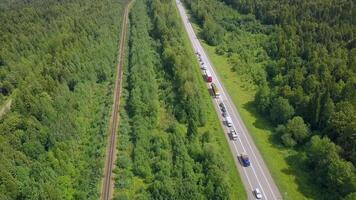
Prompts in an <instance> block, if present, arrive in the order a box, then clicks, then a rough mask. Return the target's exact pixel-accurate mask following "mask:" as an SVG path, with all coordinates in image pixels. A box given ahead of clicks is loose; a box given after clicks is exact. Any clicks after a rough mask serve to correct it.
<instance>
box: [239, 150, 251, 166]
mask: <svg viewBox="0 0 356 200" xmlns="http://www.w3.org/2000/svg"><path fill="white" fill-rule="evenodd" d="M240 159H241V161H242V165H243V166H244V167H248V166H250V164H251V163H250V159H249V158H248V155H247V154H246V153H241V154H240Z"/></svg>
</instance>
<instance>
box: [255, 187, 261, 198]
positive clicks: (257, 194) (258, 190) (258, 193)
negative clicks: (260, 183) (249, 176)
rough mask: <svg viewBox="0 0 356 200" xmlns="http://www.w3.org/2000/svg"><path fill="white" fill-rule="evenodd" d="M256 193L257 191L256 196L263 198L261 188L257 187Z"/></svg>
mask: <svg viewBox="0 0 356 200" xmlns="http://www.w3.org/2000/svg"><path fill="white" fill-rule="evenodd" d="M254 193H255V196H256V198H257V199H262V193H261V191H260V189H258V188H256V189H255V191H254Z"/></svg>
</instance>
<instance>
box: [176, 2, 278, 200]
mask: <svg viewBox="0 0 356 200" xmlns="http://www.w3.org/2000/svg"><path fill="white" fill-rule="evenodd" d="M176 3H177V6H178V10H179V13H180V16H181V18H182V21H183V24H184V27H185V30H186V31H187V33H188V35H189V39H190V41H191V43H192V46H193V48H194V50H195V51H196V52H199V53H200V55H201V59H202V61H203V62H204V64H205V65H206V70H209V71H210V73H211V75H212V78H213V82H214V83H215V84H216V86H217V87H218V89H219V91H220V96H219V97H217V98H213V102H214V106H215V109H216V112H217V113H218V115H219V119H220V121H221V125H222V126H223V128H224V131H225V133H226V134H225V136H226V139H227V140H228V143H229V146H230V149H231V152H232V154H233V155H234V159H235V164H236V168H237V169H238V171H239V172H240V176H241V179H242V182H243V184H244V186H245V189H246V192H247V196H248V199H256V197H255V194H254V192H253V191H254V190H255V189H256V188H259V190H260V191H261V193H262V199H265V200H278V199H282V197H281V194H280V192H279V190H278V188H277V186H276V184H275V182H274V180H273V179H272V177H271V174H270V172H269V171H268V169H267V167H266V164H265V162H264V161H263V159H262V156H261V154H260V152H259V151H258V149H257V148H256V146H255V144H254V141H253V139H252V138H251V136H250V134H249V132H248V130H247V128H246V127H245V125H244V123H243V121H242V119H241V117H240V115H239V113H238V111H237V109H236V107H235V105H234V103H233V102H232V100H231V98H230V96H229V94H228V93H227V91H226V90H225V88H224V86H223V84H222V82H221V81H220V79H219V77H218V76H217V73H216V72H215V69H214V67H213V64H212V62H211V61H210V60H209V58H208V56H207V55H206V53H205V52H204V49H203V47H202V46H201V44H200V41H199V40H198V38H197V36H196V35H195V33H194V30H193V27H192V26H191V24H190V22H189V18H188V15H187V14H186V11H185V9H184V7H183V5H182V4H181V3H180V2H179V0H176ZM207 86H209V84H207ZM209 87H210V86H209ZM221 102H222V103H223V104H224V105H225V107H226V110H227V111H226V113H227V115H228V116H230V117H231V119H232V123H233V124H232V127H230V128H229V127H227V126H226V124H225V118H224V117H223V115H222V111H221V109H220V108H219V104H220V103H221ZM231 129H234V130H236V132H237V133H238V135H239V136H238V139H237V140H236V141H234V140H231V139H230V137H229V135H228V134H227V133H228V132H229V130H231ZM243 152H245V153H247V155H248V156H249V159H250V162H251V165H250V166H248V167H243V166H242V164H241V162H240V159H238V155H240V154H241V153H243ZM231 170H236V169H231Z"/></svg>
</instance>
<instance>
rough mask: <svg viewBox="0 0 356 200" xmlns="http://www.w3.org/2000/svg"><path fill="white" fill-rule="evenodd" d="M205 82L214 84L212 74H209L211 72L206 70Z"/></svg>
mask: <svg viewBox="0 0 356 200" xmlns="http://www.w3.org/2000/svg"><path fill="white" fill-rule="evenodd" d="M203 66H204V65H203ZM205 80H206V82H208V83H211V82H213V77H212V76H211V73H210V72H209V70H205Z"/></svg>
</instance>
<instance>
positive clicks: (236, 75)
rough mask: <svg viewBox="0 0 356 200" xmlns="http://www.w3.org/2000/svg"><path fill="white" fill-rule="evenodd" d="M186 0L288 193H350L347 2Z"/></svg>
mask: <svg viewBox="0 0 356 200" xmlns="http://www.w3.org/2000/svg"><path fill="white" fill-rule="evenodd" d="M185 3H186V5H187V8H189V10H190V11H191V15H192V17H193V18H194V20H195V22H196V24H197V27H196V28H197V30H199V32H200V37H201V38H202V39H204V40H205V41H206V43H207V45H205V47H206V49H207V50H208V52H209V55H210V56H211V58H212V60H213V62H214V64H215V65H216V66H217V69H218V72H219V75H220V76H221V78H222V79H223V81H224V83H225V84H226V87H227V89H228V90H229V92H230V94H231V95H232V97H233V100H234V102H235V104H236V105H237V107H238V109H239V111H240V112H241V114H242V116H243V118H244V121H245V122H246V124H247V127H248V129H249V130H250V132H251V133H252V135H253V137H254V140H255V141H256V144H257V146H258V147H259V149H260V151H261V153H262V154H263V156H264V159H265V161H266V162H267V164H268V166H269V168H270V170H271V173H272V175H273V177H274V179H275V180H276V182H277V184H278V186H279V188H280V190H281V193H282V195H283V196H284V198H285V199H306V198H310V199H355V198H356V193H355V192H356V171H355V167H354V166H355V158H356V156H355V152H356V151H355V147H356V138H355V132H356V126H355V125H356V118H355V109H356V107H355V106H356V88H355V85H356V79H355V78H356V75H355V73H356V63H355V57H356V54H355V53H356V50H355V45H354V43H355V42H354V38H353V35H354V33H355V32H354V30H355V26H354V24H353V22H352V18H353V16H352V14H353V13H352V6H353V2H352V1H342V2H338V3H335V4H334V3H331V2H330V1H317V2H309V1H302V2H299V3H298V4H293V3H291V4H288V3H287V2H285V3H284V2H280V1H263V0H262V1H261V0H260V1H239V0H230V1H229V0H226V1H225V2H221V1H214V0H192V1H188V0H187V1H185ZM225 3H226V4H225Z"/></svg>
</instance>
